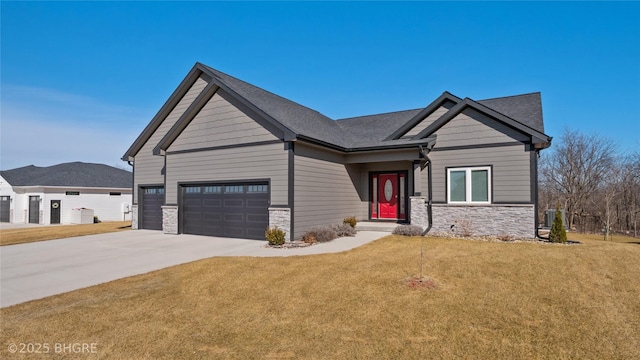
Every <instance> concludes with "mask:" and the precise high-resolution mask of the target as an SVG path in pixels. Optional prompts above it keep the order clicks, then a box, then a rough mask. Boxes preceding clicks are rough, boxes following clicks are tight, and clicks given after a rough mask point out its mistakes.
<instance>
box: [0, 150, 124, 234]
mask: <svg viewBox="0 0 640 360" xmlns="http://www.w3.org/2000/svg"><path fill="white" fill-rule="evenodd" d="M132 184H133V174H132V173H131V172H129V171H126V170H122V169H118V168H115V167H112V166H108V165H103V164H92V163H82V162H71V163H64V164H59V165H53V166H49V167H39V166H33V165H29V166H25V167H21V168H17V169H12V170H4V171H0V223H16V224H17V223H32V224H72V223H78V219H79V216H77V215H78V214H80V213H84V214H86V213H91V211H86V210H79V209H90V210H93V215H95V216H97V217H98V219H99V220H100V221H122V220H131V200H132V199H131V192H132Z"/></svg>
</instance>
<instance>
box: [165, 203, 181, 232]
mask: <svg viewBox="0 0 640 360" xmlns="http://www.w3.org/2000/svg"><path fill="white" fill-rule="evenodd" d="M162 232H163V233H165V234H174V235H176V234H178V206H177V205H165V206H162Z"/></svg>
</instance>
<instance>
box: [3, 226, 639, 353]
mask: <svg viewBox="0 0 640 360" xmlns="http://www.w3.org/2000/svg"><path fill="white" fill-rule="evenodd" d="M575 238H576V237H575V236H574V237H573V239H574V240H575ZM578 240H580V239H578ZM338 241H339V240H338ZM424 244H425V257H424V258H425V265H426V266H425V274H426V275H427V276H429V277H431V278H432V279H433V280H434V281H435V283H436V288H435V289H433V288H427V289H416V288H410V287H408V286H407V285H406V282H405V279H406V278H407V277H410V276H415V275H418V273H419V268H418V263H419V257H420V253H419V249H420V238H418V237H415V238H403V237H398V236H389V237H386V238H384V239H381V240H378V241H375V242H373V243H370V244H367V245H365V246H362V247H360V248H357V249H354V250H351V251H348V252H345V253H339V254H326V255H314V256H300V257H287V258H232V257H228V258H212V259H207V260H202V261H197V262H193V263H189V264H185V265H180V266H175V267H172V268H168V269H164V270H160V271H155V272H152V273H149V274H145V275H140V276H134V277H130V278H126V279H123V280H118V281H114V282H111V283H107V284H103V285H99V286H94V287H91V288H88V289H83V290H78V291H74V292H71V293H67V294H62V295H58V296H54V297H50V298H46V299H43V300H37V301H32V302H29V303H25V304H20V305H16V306H12V307H9V308H6V309H1V310H0V316H1V319H2V329H1V331H0V335H1V336H0V338H1V339H2V346H1V348H0V357H1V358H4V359H13V358H21V357H20V356H18V355H16V354H13V355H11V354H9V353H8V350H7V349H8V346H9V344H12V343H13V344H17V343H28V342H31V343H33V342H39V343H45V342H47V343H95V344H97V347H96V348H97V352H96V353H95V354H88V355H89V356H88V358H92V357H93V358H97V357H101V358H135V359H145V358H146V359H158V358H165V359H196V358H202V359H439V358H470V359H549V358H553V359H563V358H566V359H569V358H575V359H634V358H635V359H637V358H640V335H639V334H640V301H638V299H640V266H639V265H638V259H640V245H638V244H633V243H612V242H604V241H596V240H588V239H587V240H584V241H583V243H582V244H580V245H551V244H539V243H533V244H532V243H491V242H481V241H471V240H456V239H439V238H426V239H425V240H424ZM283 251H287V250H283ZM52 355H53V356H52ZM55 355H56V354H47V355H45V356H43V358H46V359H49V358H55V357H56V356H55ZM57 355H61V354H57ZM67 355H68V354H67ZM86 355H87V354H84V355H83V358H84V357H87V356H86ZM26 357H28V356H26V355H25V358H26Z"/></svg>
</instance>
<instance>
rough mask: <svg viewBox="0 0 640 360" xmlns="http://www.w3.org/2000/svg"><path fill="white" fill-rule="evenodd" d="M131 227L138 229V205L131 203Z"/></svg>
mask: <svg viewBox="0 0 640 360" xmlns="http://www.w3.org/2000/svg"><path fill="white" fill-rule="evenodd" d="M131 229H133V230H138V205H131Z"/></svg>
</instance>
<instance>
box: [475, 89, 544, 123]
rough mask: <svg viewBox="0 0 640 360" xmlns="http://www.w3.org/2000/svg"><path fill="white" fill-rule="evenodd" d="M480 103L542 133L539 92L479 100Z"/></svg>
mask: <svg viewBox="0 0 640 360" xmlns="http://www.w3.org/2000/svg"><path fill="white" fill-rule="evenodd" d="M478 102H479V103H480V104H482V105H484V106H486V107H489V108H491V109H493V110H495V111H497V112H499V113H502V114H504V115H507V116H508V117H510V118H512V119H514V120H516V121H518V122H520V123H522V124H525V125H527V126H528V127H530V128H532V129H534V130H537V131H539V132H541V133H544V123H543V121H542V99H541V96H540V93H539V92H535V93H530V94H522V95H514V96H506V97H500V98H494V99H486V100H479V101H478Z"/></svg>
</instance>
